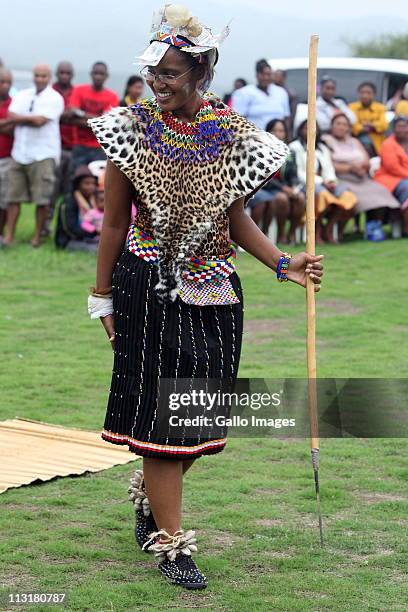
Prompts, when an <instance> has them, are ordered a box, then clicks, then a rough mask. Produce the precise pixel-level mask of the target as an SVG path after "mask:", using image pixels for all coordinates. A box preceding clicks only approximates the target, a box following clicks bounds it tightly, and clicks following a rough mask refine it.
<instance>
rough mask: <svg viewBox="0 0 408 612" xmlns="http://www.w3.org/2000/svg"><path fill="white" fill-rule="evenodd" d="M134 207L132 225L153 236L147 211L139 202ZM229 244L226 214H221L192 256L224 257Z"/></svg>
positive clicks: (152, 227) (227, 251) (149, 215)
mask: <svg viewBox="0 0 408 612" xmlns="http://www.w3.org/2000/svg"><path fill="white" fill-rule="evenodd" d="M136 207H137V214H136V215H135V217H134V219H133V223H135V225H137V227H139V228H140V229H141V230H143V231H144V232H146V233H147V234H150V236H154V226H153V221H152V217H151V214H150V212H149V209H148V208H147V206H146V205H145V204H144V203H143V202H142V201H140V200H138V201H137V203H136ZM230 242H231V241H230V235H229V218H228V215H227V214H226V213H222V214H221V215H219V216H218V217H217V218H216V219H214V227H213V228H212V229H210V231H209V232H208V233H207V235H206V236H205V238H204V239H203V241H202V243H201V244H200V248H199V250H198V251H197V252H196V253H193V255H195V256H197V257H202V258H204V259H207V258H210V257H217V258H222V257H225V256H226V255H228V253H229V250H230Z"/></svg>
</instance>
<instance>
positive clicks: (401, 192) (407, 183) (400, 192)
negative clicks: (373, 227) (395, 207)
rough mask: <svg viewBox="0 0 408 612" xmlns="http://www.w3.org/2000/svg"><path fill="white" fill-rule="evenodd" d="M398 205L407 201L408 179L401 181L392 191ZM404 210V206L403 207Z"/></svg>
mask: <svg viewBox="0 0 408 612" xmlns="http://www.w3.org/2000/svg"><path fill="white" fill-rule="evenodd" d="M393 194H394V195H395V197H396V198H397V200H398V202H399V203H400V204H404V202H407V201H408V178H406V179H402V181H400V182H399V183H398V185H397V186H396V188H395V189H394V191H393ZM404 208H406V205H405V206H404Z"/></svg>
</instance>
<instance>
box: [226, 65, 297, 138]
mask: <svg viewBox="0 0 408 612" xmlns="http://www.w3.org/2000/svg"><path fill="white" fill-rule="evenodd" d="M272 78H273V71H272V68H271V67H270V65H269V64H268V63H267V62H266V60H260V61H259V62H257V64H256V79H257V85H247V86H246V87H241V89H237V90H236V91H234V93H233V94H232V98H231V105H232V108H233V109H234V111H236V112H237V113H239V114H240V115H243V116H244V117H246V118H247V119H248V120H249V121H252V123H254V124H255V125H256V126H257V127H259V128H261V130H264V129H266V126H267V124H268V123H269V121H272V119H281V120H283V121H284V122H285V123H286V124H287V126H288V123H289V118H290V105H289V95H288V92H287V91H286V89H284V88H283V87H279V86H278V85H275V84H274V83H272Z"/></svg>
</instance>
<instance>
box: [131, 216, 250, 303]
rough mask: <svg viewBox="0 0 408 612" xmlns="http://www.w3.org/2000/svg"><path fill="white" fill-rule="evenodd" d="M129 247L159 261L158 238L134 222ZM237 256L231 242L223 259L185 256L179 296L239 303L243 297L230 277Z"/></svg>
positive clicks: (148, 259)
mask: <svg viewBox="0 0 408 612" xmlns="http://www.w3.org/2000/svg"><path fill="white" fill-rule="evenodd" d="M127 249H128V250H129V251H130V252H131V253H134V254H135V255H136V256H137V257H140V258H141V259H143V260H144V261H146V262H148V263H154V264H158V262H159V248H158V246H157V242H156V240H155V238H154V237H153V236H151V235H149V234H147V233H146V232H144V231H142V230H141V229H140V228H138V227H137V226H136V225H135V224H134V223H132V224H131V225H130V227H129V232H128V236H127ZM235 258H236V252H235V250H234V248H233V247H232V245H231V249H230V253H229V254H228V256H227V257H224V258H219V259H218V258H211V259H203V258H200V257H191V258H189V259H186V263H185V267H184V269H183V270H182V273H181V285H180V288H179V290H178V294H179V296H180V299H181V300H183V302H186V303H187V304H195V305H197V306H209V305H224V304H236V303H238V302H239V301H240V300H239V298H238V296H237V294H236V293H235V291H234V289H233V287H232V284H231V281H230V280H229V278H228V277H229V276H230V275H231V274H232V273H233V272H235V265H234V259H235Z"/></svg>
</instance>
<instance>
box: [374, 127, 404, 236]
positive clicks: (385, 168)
mask: <svg viewBox="0 0 408 612" xmlns="http://www.w3.org/2000/svg"><path fill="white" fill-rule="evenodd" d="M380 157H381V166H380V168H379V169H378V170H377V172H376V174H375V176H374V179H375V180H376V181H377V182H378V183H380V184H381V185H382V186H384V187H385V188H386V189H387V190H388V191H389V192H391V193H392V194H393V195H394V196H395V197H396V198H397V200H398V202H399V204H400V206H401V214H402V217H403V236H404V237H408V117H397V118H396V119H394V133H393V134H392V135H391V136H389V138H387V139H386V140H385V141H384V143H383V145H382V147H381V151H380Z"/></svg>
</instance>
